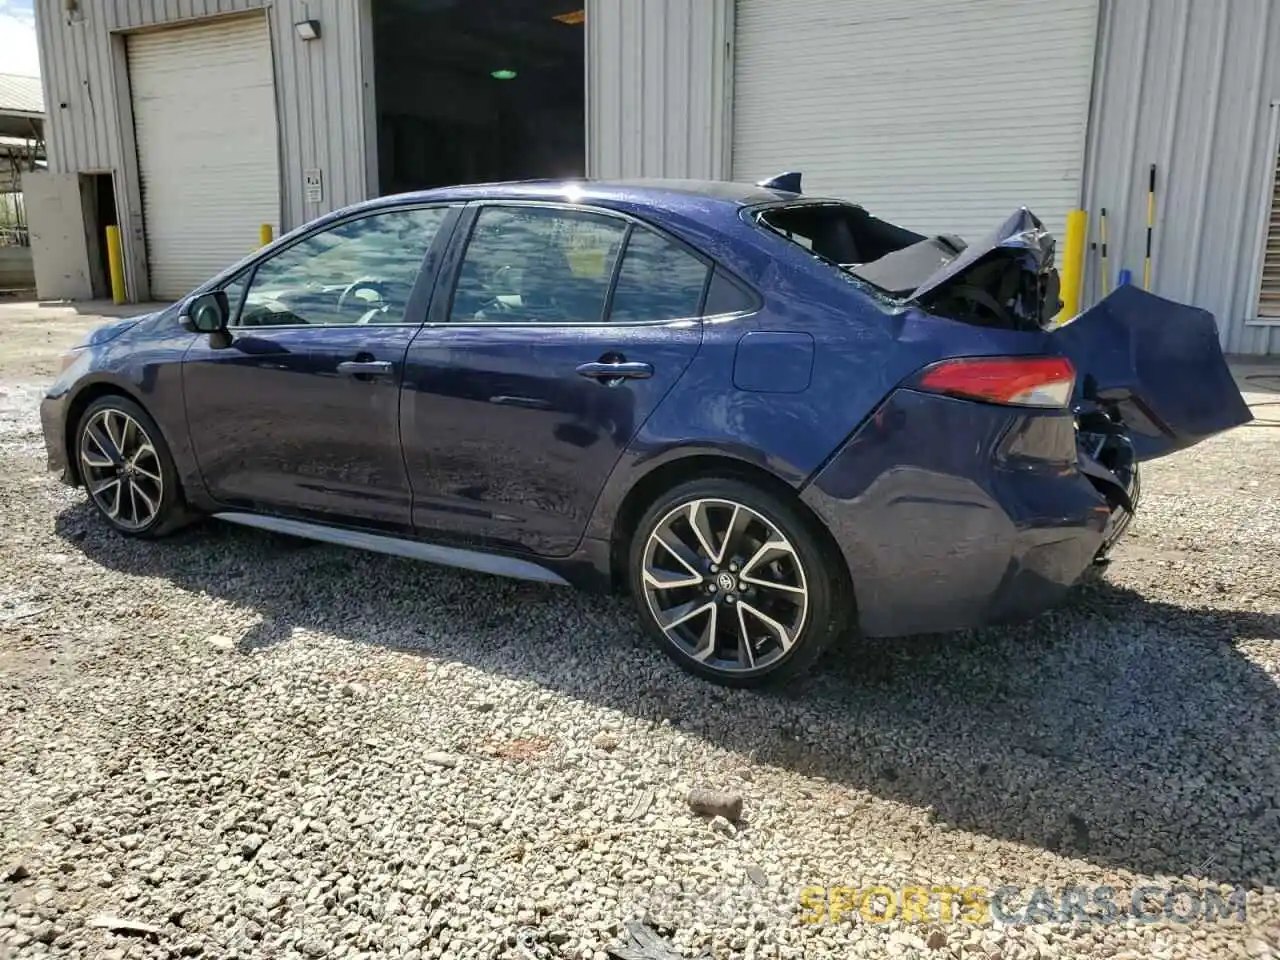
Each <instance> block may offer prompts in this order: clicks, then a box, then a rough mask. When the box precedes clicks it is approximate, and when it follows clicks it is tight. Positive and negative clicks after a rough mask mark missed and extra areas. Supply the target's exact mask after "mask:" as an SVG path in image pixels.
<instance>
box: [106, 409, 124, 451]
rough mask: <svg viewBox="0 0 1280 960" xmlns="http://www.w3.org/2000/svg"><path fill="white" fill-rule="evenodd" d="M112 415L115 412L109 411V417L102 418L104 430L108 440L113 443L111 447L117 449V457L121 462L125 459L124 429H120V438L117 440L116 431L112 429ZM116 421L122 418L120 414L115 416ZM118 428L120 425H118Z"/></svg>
mask: <svg viewBox="0 0 1280 960" xmlns="http://www.w3.org/2000/svg"><path fill="white" fill-rule="evenodd" d="M112 414H115V411H114V410H109V411H107V415H106V416H105V417H103V418H102V429H104V430H105V431H106V432H107V439H108V440H110V441H111V446H113V447H114V448H115V451H116V457H117V459H119V460H123V459H124V428H121V429H120V436H119V437H118V438H117V436H116V431H114V430H112V429H111V419H112ZM115 416H116V419H117V420H118V419H119V418H120V415H119V414H115ZM117 426H118V425H117Z"/></svg>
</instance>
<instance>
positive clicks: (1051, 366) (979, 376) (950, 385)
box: [916, 357, 1076, 407]
mask: <svg viewBox="0 0 1280 960" xmlns="http://www.w3.org/2000/svg"><path fill="white" fill-rule="evenodd" d="M1075 381H1076V371H1075V368H1074V367H1073V366H1071V361H1070V360H1068V359H1066V358H1065V357H964V358H962V359H959V360H944V361H942V362H941V363H938V364H934V365H933V366H932V367H930V368H929V369H927V370H926V371H925V372H924V373H923V374H921V375H920V378H919V379H918V380H917V381H916V386H918V387H919V388H920V389H922V390H930V391H932V392H934V393H945V394H947V395H948V396H952V397H965V398H967V399H969V400H985V401H986V402H988V403H1007V404H1013V405H1015V406H1020V407H1065V406H1067V405H1068V404H1069V403H1070V402H1071V392H1072V390H1073V388H1074V387H1075Z"/></svg>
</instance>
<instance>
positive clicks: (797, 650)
mask: <svg viewBox="0 0 1280 960" xmlns="http://www.w3.org/2000/svg"><path fill="white" fill-rule="evenodd" d="M627 577H628V582H629V585H630V587H631V592H632V595H633V596H634V597H635V600H636V605H637V607H638V608H639V612H640V618H641V620H642V621H643V623H644V626H645V629H646V630H647V631H648V632H649V634H650V635H651V636H652V637H653V639H654V641H655V642H656V643H657V644H658V646H659V647H660V648H661V649H662V651H663V652H664V653H666V654H667V656H669V657H671V659H672V660H674V661H675V662H676V663H678V664H679V665H680V666H681V667H683V668H684V669H685V670H687V671H688V672H690V673H692V674H695V675H696V676H699V677H702V678H704V679H707V680H711V681H713V682H715V683H719V684H723V685H725V686H735V687H752V686H762V685H765V684H775V683H783V682H786V681H788V680H790V679H793V678H794V677H797V676H799V675H800V674H802V673H804V672H805V671H806V670H807V669H808V668H809V667H811V666H812V665H813V664H814V662H816V661H817V660H818V658H819V657H820V656H821V655H822V653H823V651H824V650H826V649H827V647H828V646H830V644H831V643H832V641H834V640H835V639H836V638H837V637H838V636H839V635H840V633H841V631H842V629H843V627H844V625H845V623H846V622H847V621H848V618H849V614H850V612H851V607H852V604H851V603H850V591H849V589H848V585H847V578H846V576H845V571H844V565H843V563H842V562H841V560H840V558H839V556H838V555H835V552H834V550H833V549H832V548H831V547H830V545H829V544H828V542H827V541H826V539H825V538H823V537H822V536H821V535H820V533H819V532H817V531H815V530H814V529H813V521H812V520H810V518H808V517H807V516H806V515H805V514H804V513H803V511H802V509H801V508H800V507H799V505H798V504H796V503H794V502H790V501H788V500H787V499H785V498H784V497H781V496H779V495H777V494H775V493H772V492H770V491H767V490H764V489H761V488H760V487H757V486H755V485H753V484H751V483H748V482H745V481H742V480H737V479H722V478H704V479H698V480H691V481H688V482H685V483H682V484H680V485H678V486H676V487H675V488H673V489H671V490H669V491H668V492H667V493H666V494H664V495H663V496H661V497H660V498H659V499H658V500H657V501H656V502H655V503H654V504H653V505H652V506H650V507H649V509H648V510H647V511H646V512H645V514H644V516H643V517H641V519H640V522H639V523H638V524H637V525H636V529H635V533H634V534H633V536H632V541H631V549H630V553H629V562H628V566H627Z"/></svg>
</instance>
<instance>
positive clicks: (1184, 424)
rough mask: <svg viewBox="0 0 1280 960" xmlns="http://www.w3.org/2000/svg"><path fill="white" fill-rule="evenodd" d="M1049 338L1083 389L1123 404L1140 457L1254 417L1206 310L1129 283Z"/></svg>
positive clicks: (1172, 448) (1094, 396)
mask: <svg viewBox="0 0 1280 960" xmlns="http://www.w3.org/2000/svg"><path fill="white" fill-rule="evenodd" d="M1049 336H1050V338H1051V342H1053V343H1054V344H1055V345H1056V346H1057V347H1058V349H1060V350H1061V351H1062V352H1063V353H1064V354H1065V355H1066V356H1067V357H1068V358H1069V359H1070V360H1071V362H1072V363H1073V364H1074V365H1075V368H1076V376H1077V381H1076V390H1077V392H1078V394H1081V395H1082V396H1083V397H1084V398H1085V399H1091V400H1098V401H1101V402H1104V403H1115V404H1116V405H1117V406H1118V407H1119V410H1120V414H1121V417H1122V419H1123V420H1124V422H1125V425H1126V427H1127V428H1128V431H1129V437H1130V439H1131V441H1132V443H1133V448H1134V452H1135V454H1136V456H1137V459H1139V460H1152V459H1155V458H1156V457H1162V456H1165V455H1166V454H1169V453H1174V452H1175V451H1178V450H1182V449H1185V448H1187V447H1190V446H1192V445H1194V444H1196V443H1199V442H1200V441H1201V440H1205V439H1207V438H1209V437H1211V436H1213V435H1214V434H1217V433H1221V432H1223V431H1224V430H1230V429H1231V428H1232V427H1237V426H1239V425H1240V424H1242V423H1248V422H1249V421H1250V420H1252V419H1253V415H1252V414H1251V413H1250V412H1249V407H1248V405H1247V404H1245V402H1244V398H1243V397H1242V396H1240V391H1239V390H1238V389H1237V387H1236V384H1235V380H1234V379H1233V378H1232V376H1231V371H1230V370H1229V369H1228V367H1227V361H1226V358H1225V357H1224V356H1223V355H1222V348H1221V347H1220V346H1219V345H1218V328H1217V324H1216V323H1215V322H1214V319H1213V315H1212V314H1211V313H1209V312H1208V311H1207V310H1201V309H1200V308H1198V307H1190V306H1187V305H1185V304H1181V303H1175V302H1173V301H1172V300H1166V299H1164V298H1163V297H1158V296H1156V295H1155V294H1153V293H1147V292H1146V291H1144V290H1140V289H1139V288H1137V287H1134V286H1131V285H1127V284H1126V285H1125V286H1122V287H1118V288H1116V289H1115V290H1114V291H1112V293H1111V294H1109V295H1108V296H1107V297H1105V298H1103V299H1102V300H1101V301H1099V302H1098V304H1097V305H1095V306H1093V307H1091V308H1090V309H1088V310H1086V311H1085V312H1083V313H1081V314H1080V315H1079V316H1077V317H1076V318H1075V319H1073V320H1071V321H1069V322H1068V323H1066V324H1064V325H1062V326H1060V327H1058V328H1056V329H1055V330H1053V331H1052V332H1051V333H1050V334H1049Z"/></svg>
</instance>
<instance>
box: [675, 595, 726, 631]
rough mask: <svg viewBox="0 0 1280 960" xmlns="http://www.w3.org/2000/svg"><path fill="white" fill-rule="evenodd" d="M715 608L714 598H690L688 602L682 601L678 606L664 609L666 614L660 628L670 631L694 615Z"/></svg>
mask: <svg viewBox="0 0 1280 960" xmlns="http://www.w3.org/2000/svg"><path fill="white" fill-rule="evenodd" d="M715 608H716V605H715V601H714V600H703V599H702V598H701V597H699V598H698V599H696V600H690V601H689V602H688V603H682V604H680V605H679V606H676V607H672V608H671V609H670V610H667V611H665V613H666V614H667V619H666V622H665V623H663V624H662V629H663V630H666V631H668V632H670V631H671V630H674V629H675V628H676V627H678V626H680V624H682V623H684V622H685V621H686V620H692V619H693V618H694V617H696V616H698V615H700V614H703V613H706V612H707V611H708V610H711V611H713V612H714V610H715Z"/></svg>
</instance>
